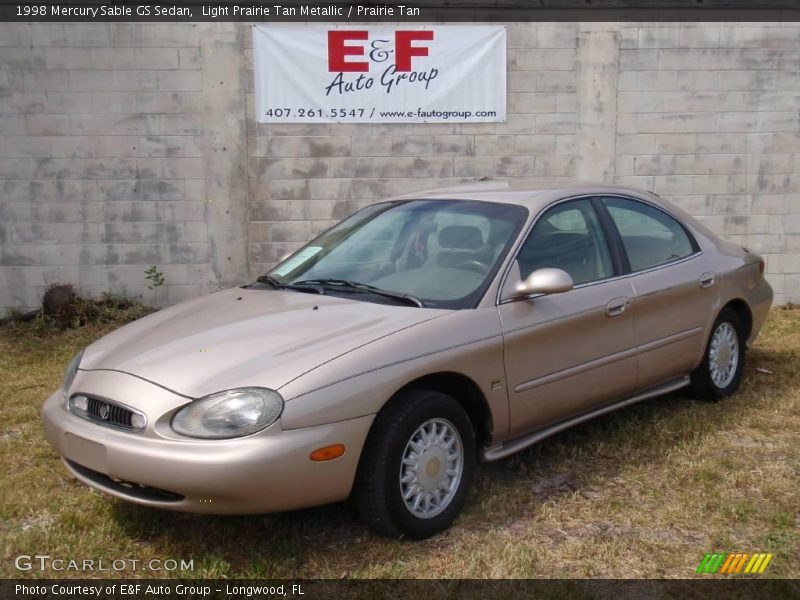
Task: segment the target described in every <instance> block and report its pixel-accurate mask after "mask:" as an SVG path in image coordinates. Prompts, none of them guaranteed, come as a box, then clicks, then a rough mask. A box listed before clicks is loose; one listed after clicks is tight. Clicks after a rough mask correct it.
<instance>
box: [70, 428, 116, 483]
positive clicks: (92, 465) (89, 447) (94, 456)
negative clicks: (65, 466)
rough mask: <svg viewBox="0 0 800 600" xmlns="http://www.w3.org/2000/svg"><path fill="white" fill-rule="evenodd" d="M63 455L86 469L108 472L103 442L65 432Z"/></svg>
mask: <svg viewBox="0 0 800 600" xmlns="http://www.w3.org/2000/svg"><path fill="white" fill-rule="evenodd" d="M64 456H65V457H66V458H68V459H70V460H71V461H72V462H75V463H78V464H79V465H82V466H84V467H86V468H87V469H92V470H93V471H98V472H99V473H105V474H108V458H107V455H106V447H105V446H103V444H98V443H97V442H91V441H89V440H87V439H85V438H82V437H80V436H77V435H73V434H71V433H65V434H64Z"/></svg>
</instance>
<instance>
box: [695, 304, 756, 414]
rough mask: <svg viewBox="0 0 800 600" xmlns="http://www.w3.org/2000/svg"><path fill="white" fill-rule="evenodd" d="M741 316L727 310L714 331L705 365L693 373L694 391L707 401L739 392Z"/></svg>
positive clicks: (741, 337) (723, 312) (716, 323)
mask: <svg viewBox="0 0 800 600" xmlns="http://www.w3.org/2000/svg"><path fill="white" fill-rule="evenodd" d="M742 331H743V328H742V324H741V321H740V320H739V317H738V315H737V314H736V313H735V312H734V311H732V310H730V309H727V308H726V309H724V310H723V311H722V312H721V313H720V315H719V316H718V317H717V320H716V321H714V326H713V327H712V329H711V337H710V338H709V340H708V345H707V346H706V353H705V356H704V357H703V362H702V364H701V365H700V366H699V367H698V368H697V369H695V371H694V372H693V373H692V391H693V392H694V394H695V396H697V397H699V398H702V399H704V400H720V399H722V398H726V397H728V396H730V395H732V394H734V393H736V390H738V389H739V385H740V384H741V381H742V372H743V371H744V352H745V346H744V343H745V340H744V339H743V336H742Z"/></svg>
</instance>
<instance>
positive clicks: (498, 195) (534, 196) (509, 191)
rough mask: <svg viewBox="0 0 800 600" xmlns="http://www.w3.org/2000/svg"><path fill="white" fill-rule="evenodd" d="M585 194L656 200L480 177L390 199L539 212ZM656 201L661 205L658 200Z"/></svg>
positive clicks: (620, 191) (596, 188)
mask: <svg viewBox="0 0 800 600" xmlns="http://www.w3.org/2000/svg"><path fill="white" fill-rule="evenodd" d="M588 194H592V195H594V194H609V195H623V196H632V197H635V198H636V197H638V198H646V199H648V200H651V201H652V200H656V201H657V198H658V197H657V196H653V195H652V194H649V193H647V192H645V191H643V190H637V189H633V188H628V187H624V186H616V185H610V184H606V183H596V182H591V181H581V180H577V179H565V178H560V179H525V178H521V179H483V180H477V181H471V182H466V183H463V184H459V185H454V186H448V187H442V188H435V189H429V190H421V191H418V192H413V193H410V194H404V195H402V196H395V197H394V198H391V200H416V199H419V200H423V199H424V200H480V201H485V202H500V203H505V204H518V205H521V206H525V207H527V208H529V209H531V210H532V211H534V212H535V211H538V210H539V209H541V208H542V207H544V206H547V205H548V204H550V203H551V202H554V201H556V200H560V199H562V198H568V197H571V196H582V195H588ZM659 204H661V203H660V202H659Z"/></svg>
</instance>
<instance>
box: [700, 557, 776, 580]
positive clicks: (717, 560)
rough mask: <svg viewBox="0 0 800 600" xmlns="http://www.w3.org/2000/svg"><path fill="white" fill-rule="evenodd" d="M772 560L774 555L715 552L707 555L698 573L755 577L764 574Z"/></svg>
mask: <svg viewBox="0 0 800 600" xmlns="http://www.w3.org/2000/svg"><path fill="white" fill-rule="evenodd" d="M771 560H772V554H767V553H756V554H748V553H747V552H733V553H730V554H728V553H725V552H715V553H709V554H706V555H705V557H704V558H703V560H702V561H700V565H699V566H698V567H697V571H695V572H696V573H710V574H714V573H720V574H728V575H729V574H731V573H746V574H750V575H755V574H756V573H763V572H764V571H765V570H766V568H767V565H768V564H769V561H771Z"/></svg>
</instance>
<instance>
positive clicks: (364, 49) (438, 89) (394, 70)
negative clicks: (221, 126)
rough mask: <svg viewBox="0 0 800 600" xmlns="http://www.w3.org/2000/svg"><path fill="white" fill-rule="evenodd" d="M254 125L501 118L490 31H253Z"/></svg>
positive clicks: (499, 66)
mask: <svg viewBox="0 0 800 600" xmlns="http://www.w3.org/2000/svg"><path fill="white" fill-rule="evenodd" d="M253 48H254V59H255V84H256V103H255V106H256V120H257V121H258V122H259V123H442V122H455V123H475V122H501V121H505V120H506V30H505V27H497V26H456V25H448V26H426V27H419V26H414V25H392V26H384V25H380V26H374V27H373V26H370V25H364V26H361V27H337V26H335V25H328V26H318V25H312V26H299V27H298V26H291V27H289V26H287V27H280V26H270V25H255V26H254V27H253Z"/></svg>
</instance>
